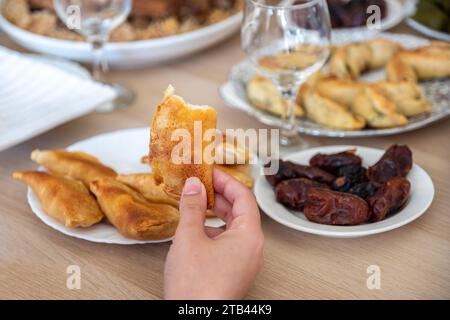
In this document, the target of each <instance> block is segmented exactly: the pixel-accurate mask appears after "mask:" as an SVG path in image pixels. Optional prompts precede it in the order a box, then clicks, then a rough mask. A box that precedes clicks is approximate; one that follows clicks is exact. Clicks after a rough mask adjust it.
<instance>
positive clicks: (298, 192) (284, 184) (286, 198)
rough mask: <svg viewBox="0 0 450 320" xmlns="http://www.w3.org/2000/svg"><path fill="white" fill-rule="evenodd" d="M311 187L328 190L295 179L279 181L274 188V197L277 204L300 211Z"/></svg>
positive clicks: (313, 182)
mask: <svg viewBox="0 0 450 320" xmlns="http://www.w3.org/2000/svg"><path fill="white" fill-rule="evenodd" d="M311 187H321V188H328V186H327V185H325V184H323V183H320V182H316V181H313V180H309V179H306V178H297V179H289V180H284V181H281V182H280V183H278V184H277V186H276V187H275V197H276V199H277V201H278V202H280V203H281V204H283V205H285V206H286V207H288V208H290V209H294V210H302V209H303V206H304V205H305V202H306V191H307V190H308V189H309V188H311Z"/></svg>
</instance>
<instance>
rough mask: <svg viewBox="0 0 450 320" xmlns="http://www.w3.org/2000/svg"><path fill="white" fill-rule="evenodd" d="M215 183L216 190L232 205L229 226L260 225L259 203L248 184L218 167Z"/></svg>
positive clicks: (214, 178)
mask: <svg viewBox="0 0 450 320" xmlns="http://www.w3.org/2000/svg"><path fill="white" fill-rule="evenodd" d="M213 184H214V191H215V192H216V193H218V194H220V195H221V196H223V197H224V198H225V200H227V201H228V202H229V203H230V204H231V206H232V209H231V217H230V218H231V219H230V220H231V223H230V226H229V227H233V226H249V227H252V226H256V227H259V226H260V224H261V221H260V214H259V208H258V204H257V203H256V199H255V196H254V195H253V193H252V192H251V191H250V190H249V189H248V188H247V187H246V186H244V185H243V184H242V183H240V182H239V181H237V180H236V179H234V178H233V177H231V176H229V175H228V174H226V173H224V172H222V171H220V170H218V169H214V174H213Z"/></svg>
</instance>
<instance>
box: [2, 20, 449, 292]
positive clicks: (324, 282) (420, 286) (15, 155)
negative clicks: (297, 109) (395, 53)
mask: <svg viewBox="0 0 450 320" xmlns="http://www.w3.org/2000/svg"><path fill="white" fill-rule="evenodd" d="M393 31H394V32H399V33H413V32H412V31H411V30H409V29H408V28H407V27H406V26H405V25H400V26H398V27H397V28H395V29H394V30H393ZM0 45H5V46H7V47H10V48H14V49H19V47H17V46H16V45H15V44H13V43H12V42H11V41H10V40H8V39H7V38H6V36H5V35H4V34H3V35H0ZM243 57H244V55H243V53H242V51H241V50H240V43H239V37H238V36H234V37H232V38H231V39H228V40H227V41H225V42H223V43H222V44H220V45H217V46H216V47H214V48H210V49H208V50H206V51H203V52H201V53H198V54H196V55H193V56H190V57H187V58H184V59H180V61H177V62H172V63H168V64H165V65H161V66H158V67H154V68H145V69H140V70H131V71H113V72H111V73H110V74H109V76H108V77H109V80H111V81H117V82H121V83H123V84H125V85H127V86H129V87H131V88H133V90H135V91H136V92H137V94H138V98H137V101H136V102H135V104H134V105H133V106H132V107H131V108H128V109H124V110H119V111H114V112H112V113H109V114H99V113H94V114H90V115H87V116H84V117H82V118H79V119H77V120H74V121H71V122H69V123H67V124H64V125H61V126H59V127H57V128H55V129H53V130H51V131H49V132H47V133H44V134H42V135H40V136H38V137H35V138H34V139H31V140H29V141H27V142H25V143H22V144H20V145H18V146H16V147H13V148H11V149H9V150H6V151H3V152H0V190H1V192H0V219H1V222H0V243H1V244H0V298H3V299H22V298H31V299H160V298H162V288H163V268H164V260H165V256H166V254H167V250H168V248H169V244H158V245H132V246H121V245H107V244H96V243H91V242H87V241H84V240H78V239H75V238H71V237H68V236H65V235H63V234H61V233H59V232H57V231H55V230H53V229H51V228H49V227H47V226H46V225H45V224H43V223H42V222H41V221H40V220H39V219H38V218H37V217H36V216H35V215H34V214H33V213H32V212H31V210H30V208H29V206H28V203H27V199H26V187H25V186H24V185H23V184H21V183H19V182H17V181H14V180H13V179H12V178H11V173H12V171H14V170H16V169H28V168H34V167H36V166H35V165H34V164H33V163H32V162H31V161H30V159H29V155H30V152H31V151H32V150H33V149H35V148H41V149H47V148H48V149H53V148H63V147H65V146H67V145H69V144H72V143H74V142H76V141H78V140H81V139H85V138H88V137H90V136H93V135H96V134H99V133H104V132H109V131H115V130H120V129H124V128H133V127H143V126H148V125H149V121H150V117H151V115H152V113H153V112H154V110H155V107H156V105H157V103H158V101H159V100H160V99H161V95H162V92H163V90H164V89H165V88H166V87H167V85H168V84H172V85H174V86H175V88H176V89H177V92H178V93H179V94H180V95H182V96H184V97H185V98H186V99H187V100H188V101H191V102H192V103H198V104H209V105H211V106H214V107H216V108H217V110H218V113H219V127H220V128H238V127H239V128H259V127H261V128H263V127H264V125H262V124H260V123H258V122H257V121H256V120H254V119H253V118H251V117H249V116H247V115H245V114H244V113H240V112H237V111H234V110H232V109H230V108H228V107H226V106H225V104H224V103H223V101H222V100H221V98H220V97H219V94H218V88H219V86H220V84H222V83H223V82H224V81H225V80H226V78H227V74H228V71H229V70H230V67H231V66H232V65H233V64H235V63H236V62H238V61H239V60H240V59H242V58H243ZM11 107H13V106H11ZM62 107H63V106H62ZM304 139H305V140H307V141H308V143H309V144H310V145H311V146H321V145H324V146H325V145H336V144H355V145H362V146H369V147H377V148H383V149H384V148H387V147H388V146H389V145H391V144H393V143H402V144H408V145H409V146H410V147H411V149H412V150H413V152H414V160H415V162H416V163H417V164H419V165H420V166H421V167H422V168H424V169H425V170H426V171H427V172H428V173H429V174H430V176H431V177H432V179H433V182H434V185H435V189H436V194H435V198H434V201H433V204H432V205H431V208H430V209H429V210H428V211H427V212H426V213H425V214H424V215H423V216H422V217H421V218H419V219H418V220H416V221H414V222H412V223H410V224H409V225H406V226H404V227H402V228H399V229H397V230H394V231H390V232H387V233H384V234H379V235H375V236H370V237H364V238H357V239H332V238H324V237H319V236H314V235H309V234H305V233H302V232H299V231H295V230H291V229H289V228H287V227H284V226H282V225H280V224H278V223H276V222H275V221H273V220H271V219H270V218H268V217H267V216H265V215H264V214H262V222H263V229H264V233H265V236H266V246H265V265H264V269H263V271H262V272H261V273H260V274H259V276H258V277H257V280H256V283H255V285H254V287H253V288H252V289H251V291H250V292H249V293H248V296H247V298H249V299H357V298H362V299H366V298H368V299H372V298H375V299H379V298H386V299H394V298H400V299H409V298H412V299H419V298H420V299H421V298H438V299H443V298H446V299H449V298H450V211H449V205H450V201H449V198H450V174H449V171H450V165H449V161H450V160H449V159H450V120H448V119H447V120H443V121H441V122H439V123H436V124H434V125H432V126H430V127H427V128H424V129H421V130H418V131H415V132H410V133H405V134H401V135H396V136H391V137H382V138H365V139H351V140H344V139H331V138H312V137H306V136H305V137H304ZM145 151H146V150H143V154H144V153H145ZM118 152H126V150H118ZM69 265H79V266H80V268H81V289H80V290H69V289H67V288H66V279H67V274H66V268H67V267H68V266H69ZM369 265H378V266H379V267H380V268H381V289H380V290H369V289H368V288H367V286H366V280H367V277H368V274H367V273H366V269H367V267H368V266H369ZM212 285H213V284H212Z"/></svg>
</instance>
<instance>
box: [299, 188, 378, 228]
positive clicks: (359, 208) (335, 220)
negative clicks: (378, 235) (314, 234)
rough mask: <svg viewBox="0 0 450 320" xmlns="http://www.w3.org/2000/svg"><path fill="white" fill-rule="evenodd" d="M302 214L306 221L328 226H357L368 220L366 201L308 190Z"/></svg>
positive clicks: (319, 189) (340, 194)
mask: <svg viewBox="0 0 450 320" xmlns="http://www.w3.org/2000/svg"><path fill="white" fill-rule="evenodd" d="M306 198H307V201H306V204H305V208H304V210H303V212H304V213H305V216H306V217H307V218H308V220H310V221H313V222H316V223H321V224H329V225H341V226H346V225H358V224H361V223H364V222H366V221H367V220H368V219H369V206H368V204H367V202H366V201H364V200H363V199H361V198H360V197H358V196H355V195H353V194H349V193H342V192H337V191H332V190H328V189H324V188H309V189H308V190H307V192H306Z"/></svg>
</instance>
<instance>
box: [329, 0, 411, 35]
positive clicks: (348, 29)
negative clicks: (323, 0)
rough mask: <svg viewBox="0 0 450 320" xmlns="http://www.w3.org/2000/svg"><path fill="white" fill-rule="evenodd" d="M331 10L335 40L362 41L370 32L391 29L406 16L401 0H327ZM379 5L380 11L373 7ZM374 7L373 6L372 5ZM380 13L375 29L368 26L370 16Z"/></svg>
mask: <svg viewBox="0 0 450 320" xmlns="http://www.w3.org/2000/svg"><path fill="white" fill-rule="evenodd" d="M327 2H328V9H329V11H330V18H331V26H332V28H333V31H332V38H333V41H336V42H341V41H360V40H363V39H365V38H366V37H367V35H368V34H374V33H378V32H380V31H386V30H389V29H391V28H393V27H395V26H396V25H398V24H399V23H400V22H402V20H403V19H404V17H405V10H404V8H403V4H402V3H401V2H400V1H399V0H389V1H386V0H350V1H349V0H327ZM371 6H377V7H378V8H379V12H377V11H374V10H373V9H371ZM372 8H373V7H372ZM378 13H379V15H380V18H381V20H380V23H379V25H377V27H376V28H374V29H369V28H367V23H368V22H369V23H372V22H373V21H370V20H369V21H368V19H370V17H371V16H372V15H374V14H378Z"/></svg>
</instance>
